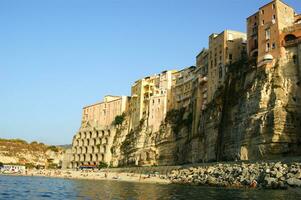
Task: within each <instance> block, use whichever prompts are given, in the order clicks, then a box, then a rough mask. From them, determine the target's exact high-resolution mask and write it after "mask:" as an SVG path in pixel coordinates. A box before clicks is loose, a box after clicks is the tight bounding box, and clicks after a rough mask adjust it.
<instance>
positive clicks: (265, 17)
mask: <svg viewBox="0 0 301 200" xmlns="http://www.w3.org/2000/svg"><path fill="white" fill-rule="evenodd" d="M247 34H248V56H249V57H254V58H257V62H258V65H259V66H260V65H261V64H263V63H264V62H265V61H268V60H273V59H274V58H279V57H285V56H286V55H285V54H286V51H285V46H286V45H287V43H289V42H290V41H293V40H296V39H298V38H300V37H301V15H297V14H296V12H295V10H294V8H292V7H290V6H289V5H287V4H286V3H284V2H282V1H280V0H274V1H272V2H270V3H268V4H266V5H264V6H262V7H261V8H259V11H258V12H256V13H255V14H253V15H251V16H250V17H248V18H247Z"/></svg>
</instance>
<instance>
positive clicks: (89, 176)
mask: <svg viewBox="0 0 301 200" xmlns="http://www.w3.org/2000/svg"><path fill="white" fill-rule="evenodd" d="M3 175H12V176H28V177H30V176H38V177H48V178H64V179H77V180H112V181H125V182H136V183H153V184H178V185H195V186H209V187H222V188H232V189H282V190H283V189H289V188H298V189H301V162H300V161H296V160H294V161H291V162H281V161H278V162H275V161H270V162H267V161H260V162H246V163H245V162H241V163H206V164H202V165H195V166H156V167H136V168H135V167H132V168H131V167H128V168H107V169H100V170H71V169H68V170H61V169H57V170H54V169H53V170H50V169H40V170H37V169H31V170H26V171H23V173H20V174H3Z"/></svg>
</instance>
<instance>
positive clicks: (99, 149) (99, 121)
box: [71, 96, 129, 168]
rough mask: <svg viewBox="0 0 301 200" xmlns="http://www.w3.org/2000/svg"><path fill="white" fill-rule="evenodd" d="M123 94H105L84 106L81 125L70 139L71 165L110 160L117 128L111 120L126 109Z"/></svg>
mask: <svg viewBox="0 0 301 200" xmlns="http://www.w3.org/2000/svg"><path fill="white" fill-rule="evenodd" d="M128 101H129V98H128V97H126V96H106V97H105V98H104V101H103V102H100V103H97V104H93V105H90V106H86V107H84V108H83V114H82V125H81V127H80V129H79V131H78V132H77V133H76V135H75V136H74V137H73V142H72V153H73V159H72V162H71V163H72V167H73V168H76V167H79V166H83V165H94V166H95V165H97V164H98V163H99V162H106V163H109V162H110V160H111V151H110V149H111V146H112V143H113V139H114V136H115V132H116V129H115V127H114V126H113V121H114V119H115V117H116V116H117V115H122V113H124V112H127V110H128Z"/></svg>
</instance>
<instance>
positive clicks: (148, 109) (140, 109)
mask: <svg viewBox="0 0 301 200" xmlns="http://www.w3.org/2000/svg"><path fill="white" fill-rule="evenodd" d="M175 73H176V71H174V70H169V71H163V72H162V73H160V74H156V75H153V76H148V77H145V78H143V79H140V80H137V81H136V82H135V83H134V85H133V86H132V98H131V103H130V111H131V128H132V129H134V128H136V127H138V126H139V124H140V121H141V120H146V122H147V126H148V127H149V128H151V129H152V130H153V131H158V130H159V126H160V124H161V122H162V121H163V120H164V119H165V115H166V112H167V110H168V107H170V106H169V104H170V103H171V102H169V97H170V96H171V87H172V84H173V79H174V74H175Z"/></svg>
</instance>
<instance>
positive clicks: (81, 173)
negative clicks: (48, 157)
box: [4, 169, 171, 184]
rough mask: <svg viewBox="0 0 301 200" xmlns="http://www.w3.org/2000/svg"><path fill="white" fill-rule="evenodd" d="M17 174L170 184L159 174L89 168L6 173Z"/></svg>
mask: <svg viewBox="0 0 301 200" xmlns="http://www.w3.org/2000/svg"><path fill="white" fill-rule="evenodd" d="M4 175H16V176H39V177H53V178H65V179H86V180H114V181H127V182H141V183H159V184H169V183H171V181H170V180H168V179H165V178H163V176H161V175H158V174H149V175H146V174H137V173H120V172H110V170H102V171H98V170H95V171H92V170H90V171H88V170H78V171H76V170H45V169H41V170H26V171H25V172H24V173H18V174H4Z"/></svg>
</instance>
